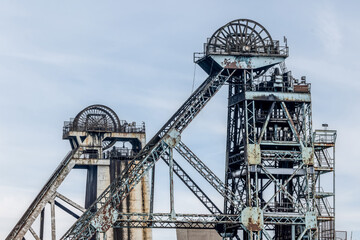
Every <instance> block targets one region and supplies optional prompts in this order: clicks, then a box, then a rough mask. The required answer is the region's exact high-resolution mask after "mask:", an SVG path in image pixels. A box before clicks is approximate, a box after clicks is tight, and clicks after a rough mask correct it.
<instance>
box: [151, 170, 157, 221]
mask: <svg viewBox="0 0 360 240" xmlns="http://www.w3.org/2000/svg"><path fill="white" fill-rule="evenodd" d="M155 166H156V165H155V164H154V166H153V168H152V172H151V190H150V217H151V218H152V214H153V212H154V193H155Z"/></svg>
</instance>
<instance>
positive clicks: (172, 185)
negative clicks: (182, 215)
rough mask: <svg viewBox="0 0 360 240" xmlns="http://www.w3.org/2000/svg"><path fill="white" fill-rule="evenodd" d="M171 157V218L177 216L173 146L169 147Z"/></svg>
mask: <svg viewBox="0 0 360 240" xmlns="http://www.w3.org/2000/svg"><path fill="white" fill-rule="evenodd" d="M169 152H170V154H169V155H170V159H169V176H170V215H171V218H175V210H174V159H173V148H171V147H170V148H169Z"/></svg>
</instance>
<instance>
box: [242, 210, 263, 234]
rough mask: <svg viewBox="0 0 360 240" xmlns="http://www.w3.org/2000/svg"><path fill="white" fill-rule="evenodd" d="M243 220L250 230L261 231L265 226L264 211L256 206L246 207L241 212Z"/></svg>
mask: <svg viewBox="0 0 360 240" xmlns="http://www.w3.org/2000/svg"><path fill="white" fill-rule="evenodd" d="M241 222H242V224H243V225H244V226H245V227H246V229H248V230H249V231H261V230H262V229H263V228H264V215H263V211H262V210H261V209H260V208H256V207H246V208H244V209H243V211H242V212H241Z"/></svg>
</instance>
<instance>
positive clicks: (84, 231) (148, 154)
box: [62, 70, 235, 239]
mask: <svg viewBox="0 0 360 240" xmlns="http://www.w3.org/2000/svg"><path fill="white" fill-rule="evenodd" d="M234 72H235V70H232V71H230V70H221V71H220V72H218V73H216V74H213V75H211V76H209V77H208V78H207V79H206V80H205V81H204V82H203V83H202V84H201V85H200V86H199V87H198V89H197V90H196V91H195V92H194V93H193V94H192V95H191V96H190V97H189V98H188V100H187V101H186V102H185V103H184V104H183V105H182V106H181V107H180V108H179V110H178V111H177V112H176V113H175V114H174V115H173V116H172V117H171V118H170V119H169V120H168V122H167V123H166V124H165V125H164V126H163V127H162V128H161V129H160V130H159V132H158V133H157V134H156V135H155V136H154V137H153V138H152V139H151V140H150V141H149V143H147V144H146V146H145V147H144V148H143V149H142V150H141V151H140V152H139V154H138V155H137V156H136V157H135V158H134V160H132V161H131V163H130V164H129V165H128V167H127V168H126V169H125V170H124V171H123V173H122V176H120V178H119V179H117V180H116V181H114V182H113V183H112V184H111V185H110V186H109V187H108V188H107V189H105V191H104V192H103V193H102V194H101V195H100V196H99V198H98V199H97V200H96V201H95V202H94V204H93V205H92V206H91V207H90V208H89V209H88V210H87V211H86V212H85V213H84V214H83V215H82V216H81V217H80V218H79V219H78V220H77V221H76V222H75V224H74V225H73V226H72V227H71V228H70V229H69V230H68V231H67V232H66V233H65V235H64V236H63V237H62V239H89V238H91V237H92V236H93V235H94V234H95V232H96V231H101V232H106V231H107V230H108V229H109V228H110V227H111V226H112V224H114V222H116V218H117V215H118V213H117V211H116V209H117V207H118V206H119V205H120V203H121V201H122V200H124V199H125V198H126V197H127V196H128V195H129V193H130V191H131V190H132V189H133V188H134V187H135V186H136V184H137V183H138V182H139V181H140V180H141V179H142V177H144V176H145V175H146V174H147V173H148V172H149V170H150V169H151V168H152V167H153V166H154V164H155V163H156V162H157V161H158V160H159V159H160V157H161V155H162V154H164V153H165V152H166V151H167V150H168V149H169V146H168V145H167V144H166V143H165V141H164V140H165V139H166V137H168V134H169V132H170V131H177V132H179V133H181V132H182V131H183V130H184V129H185V128H186V127H187V126H188V124H189V123H190V122H191V121H192V120H193V119H194V118H195V117H196V116H197V114H198V113H199V112H200V111H201V110H202V109H203V107H204V106H205V105H206V104H207V103H208V102H209V101H210V99H211V98H212V97H213V96H214V95H215V94H216V93H217V92H218V90H219V89H220V88H221V87H222V86H223V85H224V83H225V82H226V81H227V80H228V79H229V78H231V77H232V75H233V74H234Z"/></svg>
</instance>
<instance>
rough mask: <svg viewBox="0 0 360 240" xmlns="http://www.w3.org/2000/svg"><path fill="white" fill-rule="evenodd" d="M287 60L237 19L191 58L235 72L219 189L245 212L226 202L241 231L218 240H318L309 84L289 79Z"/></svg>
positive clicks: (227, 230) (263, 34) (229, 230)
mask: <svg viewBox="0 0 360 240" xmlns="http://www.w3.org/2000/svg"><path fill="white" fill-rule="evenodd" d="M198 57H199V56H198ZM287 57H288V47H287V44H286V45H285V46H280V44H279V41H276V40H273V39H272V37H271V35H270V34H269V32H268V31H267V30H266V29H265V28H264V27H263V26H262V25H260V24H259V23H257V22H255V21H252V20H248V19H239V20H235V21H232V22H229V23H227V24H226V25H224V26H223V27H221V28H219V29H218V30H217V31H216V32H215V33H214V34H213V35H212V36H211V38H210V39H209V40H208V42H207V43H206V44H205V49H204V55H203V56H200V57H199V58H198V59H196V63H197V64H198V65H200V66H201V67H202V69H203V70H205V71H206V72H207V73H208V74H209V75H211V74H212V72H213V71H218V69H223V68H225V69H235V70H236V73H235V74H234V78H233V79H232V81H231V82H228V84H229V93H228V123H227V148H226V167H225V168H226V169H225V184H226V185H227V186H228V187H229V188H231V189H232V192H233V193H234V194H235V195H237V196H238V197H239V198H240V199H242V201H243V203H245V206H244V208H243V209H242V211H241V213H239V212H237V211H238V210H236V209H235V208H234V207H233V206H232V205H231V204H229V201H228V200H227V199H225V200H224V213H225V214H241V222H242V225H243V228H240V227H239V226H220V228H219V229H218V231H219V232H220V233H221V235H222V236H223V237H232V236H235V235H237V234H238V233H237V232H238V230H240V231H242V232H243V233H242V234H240V235H243V239H253V238H255V239H256V238H261V237H266V238H270V235H271V236H272V237H274V239H295V238H300V239H301V238H302V237H307V238H309V239H311V238H314V237H315V238H316V236H317V217H316V216H317V213H316V209H315V172H314V166H313V165H314V160H313V159H314V145H313V140H312V119H311V95H310V84H308V83H306V80H305V79H302V80H301V81H298V80H296V79H294V78H293V77H292V75H291V72H290V71H288V70H287V69H286V67H285V64H284V60H285V58H287ZM262 230H264V231H262ZM265 235H267V236H265Z"/></svg>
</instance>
